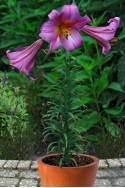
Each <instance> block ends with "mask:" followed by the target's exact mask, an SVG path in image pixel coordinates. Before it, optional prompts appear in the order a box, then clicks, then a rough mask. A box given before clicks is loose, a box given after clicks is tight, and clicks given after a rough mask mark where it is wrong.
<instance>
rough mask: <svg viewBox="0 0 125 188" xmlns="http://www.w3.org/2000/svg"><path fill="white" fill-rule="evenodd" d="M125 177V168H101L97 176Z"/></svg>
mask: <svg viewBox="0 0 125 188" xmlns="http://www.w3.org/2000/svg"><path fill="white" fill-rule="evenodd" d="M120 177H125V168H123V169H121V168H112V169H100V170H98V172H97V178H102V179H103V178H120Z"/></svg>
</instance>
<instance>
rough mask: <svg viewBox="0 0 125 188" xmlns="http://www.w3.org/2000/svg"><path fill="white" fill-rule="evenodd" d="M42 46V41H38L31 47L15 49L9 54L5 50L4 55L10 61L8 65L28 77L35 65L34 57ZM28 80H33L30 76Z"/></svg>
mask: <svg viewBox="0 0 125 188" xmlns="http://www.w3.org/2000/svg"><path fill="white" fill-rule="evenodd" d="M42 44H43V42H42V40H41V39H39V40H37V41H36V42H34V43H33V44H32V45H31V46H27V47H23V48H17V49H15V52H10V50H7V51H6V54H7V57H8V58H9V60H10V65H12V66H13V67H15V68H16V69H18V70H20V71H21V72H23V73H24V74H26V75H29V74H30V71H31V69H32V68H33V66H34V63H35V57H36V55H37V53H38V51H39V49H40V48H41V46H42ZM30 79H31V80H34V78H32V77H31V76H30Z"/></svg>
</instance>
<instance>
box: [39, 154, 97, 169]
mask: <svg viewBox="0 0 125 188" xmlns="http://www.w3.org/2000/svg"><path fill="white" fill-rule="evenodd" d="M57 155H59V154H49V155H44V156H42V157H39V158H38V159H37V163H40V164H42V165H44V166H48V167H53V168H60V167H59V166H55V165H49V164H46V163H44V162H43V159H45V158H47V157H50V156H57ZM74 155H77V154H74ZM79 155H80V156H86V157H88V158H91V159H92V160H93V162H92V163H91V164H87V165H82V166H73V167H62V168H63V169H69V168H72V169H77V168H87V167H90V166H94V165H96V164H98V163H99V159H98V158H97V157H95V156H92V155H87V154H79Z"/></svg>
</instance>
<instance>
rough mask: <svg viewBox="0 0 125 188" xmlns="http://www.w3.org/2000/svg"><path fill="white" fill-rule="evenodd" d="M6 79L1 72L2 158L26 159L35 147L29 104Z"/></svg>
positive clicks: (0, 142)
mask: <svg viewBox="0 0 125 188" xmlns="http://www.w3.org/2000/svg"><path fill="white" fill-rule="evenodd" d="M6 79H7V77H6V73H5V74H4V76H3V74H0V96H1V97H0V159H26V158H27V157H29V154H30V153H31V151H32V150H31V149H32V147H33V145H30V142H31V139H32V138H33V136H32V134H33V133H32V129H31V125H30V122H29V115H28V113H27V108H26V106H27V104H26V102H25V99H24V96H20V89H19V87H13V86H12V84H10V83H9V82H8V81H7V80H6Z"/></svg>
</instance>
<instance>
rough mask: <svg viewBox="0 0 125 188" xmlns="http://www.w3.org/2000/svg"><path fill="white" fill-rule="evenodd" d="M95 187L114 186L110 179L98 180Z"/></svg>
mask: <svg viewBox="0 0 125 188" xmlns="http://www.w3.org/2000/svg"><path fill="white" fill-rule="evenodd" d="M95 187H112V184H111V182H110V181H109V180H108V179H97V180H96V182H95Z"/></svg>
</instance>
